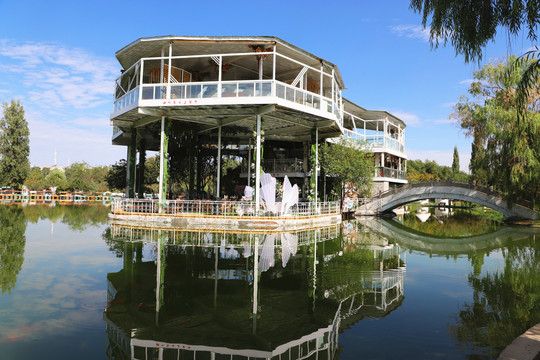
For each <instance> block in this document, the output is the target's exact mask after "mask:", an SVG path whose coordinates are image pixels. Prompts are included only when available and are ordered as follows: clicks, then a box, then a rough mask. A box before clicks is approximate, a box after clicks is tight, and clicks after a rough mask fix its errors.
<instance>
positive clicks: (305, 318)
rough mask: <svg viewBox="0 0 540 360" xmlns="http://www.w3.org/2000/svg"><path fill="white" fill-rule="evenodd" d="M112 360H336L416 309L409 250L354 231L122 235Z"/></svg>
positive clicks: (109, 317) (116, 243) (110, 294)
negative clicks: (359, 325)
mask: <svg viewBox="0 0 540 360" xmlns="http://www.w3.org/2000/svg"><path fill="white" fill-rule="evenodd" d="M106 241H107V243H108V244H109V246H110V247H111V249H113V250H114V251H116V253H117V255H118V256H121V257H122V258H123V260H124V262H123V264H124V265H123V268H122V269H120V270H119V271H118V272H116V273H109V274H108V275H107V280H108V288H107V301H108V306H107V308H106V309H105V312H104V318H105V321H106V328H107V337H108V344H107V351H106V353H107V355H108V357H109V358H110V359H113V358H114V359H122V358H130V359H336V358H339V353H340V348H339V347H338V345H337V344H338V334H339V332H340V328H341V327H343V326H350V325H351V324H354V323H355V322H357V321H359V320H361V319H362V318H364V317H384V316H386V315H388V314H389V313H390V312H392V311H393V310H395V309H397V308H398V307H399V306H400V305H401V303H402V302H403V300H404V290H403V280H404V273H405V259H404V256H405V255H404V254H403V250H402V249H401V248H400V247H399V246H397V245H395V244H389V243H387V242H385V241H384V240H380V239H378V240H377V239H369V237H365V236H363V235H362V234H361V233H358V229H357V228H356V227H355V226H354V225H353V226H350V224H347V223H345V225H344V227H343V229H342V228H341V226H340V225H336V226H331V227H323V228H317V229H312V230H305V231H300V232H295V233H268V232H266V233H263V232H262V231H261V232H244V233H238V232H236V233H231V232H226V231H221V232H203V231H200V230H197V231H188V230H185V229H184V230H179V229H177V230H173V229H170V228H169V229H156V228H153V229H150V228H135V227H126V226H121V225H115V224H111V226H110V229H109V230H108V231H107V233H106Z"/></svg>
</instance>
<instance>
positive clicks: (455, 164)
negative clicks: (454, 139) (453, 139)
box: [452, 146, 459, 175]
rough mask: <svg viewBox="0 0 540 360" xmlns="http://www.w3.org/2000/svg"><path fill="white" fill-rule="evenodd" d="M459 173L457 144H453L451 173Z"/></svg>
mask: <svg viewBox="0 0 540 360" xmlns="http://www.w3.org/2000/svg"><path fill="white" fill-rule="evenodd" d="M457 173H459V153H458V150H457V146H454V159H453V160H452V175H455V174H457Z"/></svg>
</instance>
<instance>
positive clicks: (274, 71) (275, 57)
mask: <svg viewBox="0 0 540 360" xmlns="http://www.w3.org/2000/svg"><path fill="white" fill-rule="evenodd" d="M272 56H273V57H274V60H273V64H272V80H273V81H272V96H276V66H277V64H276V61H277V56H276V45H275V44H274V54H273V55H272Z"/></svg>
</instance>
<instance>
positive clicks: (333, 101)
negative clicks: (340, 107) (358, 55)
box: [332, 68, 336, 113]
mask: <svg viewBox="0 0 540 360" xmlns="http://www.w3.org/2000/svg"><path fill="white" fill-rule="evenodd" d="M334 90H335V88H334V68H332V113H333V112H334V105H335V101H336V100H335V99H336V97H335V95H334V92H335V91H334Z"/></svg>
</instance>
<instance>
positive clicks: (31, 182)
mask: <svg viewBox="0 0 540 360" xmlns="http://www.w3.org/2000/svg"><path fill="white" fill-rule="evenodd" d="M24 185H26V187H27V188H28V189H30V190H43V189H45V188H46V186H45V176H43V173H42V172H41V169H40V168H38V167H33V168H32V169H30V174H29V175H28V177H27V178H26V180H25V181H24Z"/></svg>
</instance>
